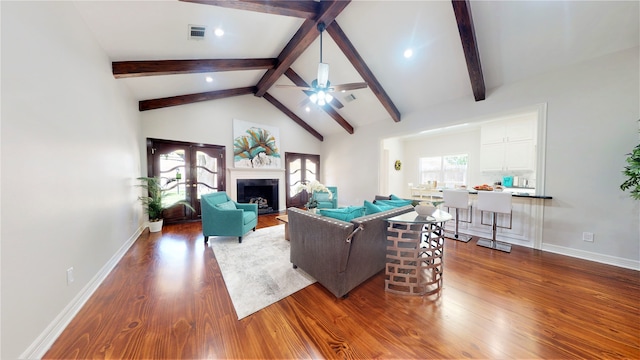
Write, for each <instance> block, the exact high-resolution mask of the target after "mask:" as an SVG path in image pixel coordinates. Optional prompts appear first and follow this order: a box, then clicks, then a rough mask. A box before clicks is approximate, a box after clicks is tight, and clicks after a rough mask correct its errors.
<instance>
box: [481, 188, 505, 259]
mask: <svg viewBox="0 0 640 360" xmlns="http://www.w3.org/2000/svg"><path fill="white" fill-rule="evenodd" d="M477 206H478V210H480V223H481V224H482V225H492V232H493V236H492V238H491V240H489V239H478V245H480V246H484V247H488V248H491V249H495V250H500V251H504V252H511V244H508V243H505V242H502V241H497V240H496V232H497V230H498V229H497V228H503V229H511V225H512V223H513V222H512V220H513V216H512V215H513V214H512V213H511V193H509V192H493V191H478V205H477ZM484 211H488V212H492V213H493V222H492V223H491V224H485V223H484V222H483V221H482V220H483V216H482V214H483V212H484ZM498 213H501V214H509V227H506V226H498V225H497V219H498Z"/></svg>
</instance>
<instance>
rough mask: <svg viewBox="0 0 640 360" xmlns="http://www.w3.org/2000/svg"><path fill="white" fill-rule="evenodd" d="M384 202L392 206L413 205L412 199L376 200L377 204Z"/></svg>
mask: <svg viewBox="0 0 640 360" xmlns="http://www.w3.org/2000/svg"><path fill="white" fill-rule="evenodd" d="M379 204H383V205H387V206H392V207H402V206H407V205H411V200H403V199H400V200H376V205H379Z"/></svg>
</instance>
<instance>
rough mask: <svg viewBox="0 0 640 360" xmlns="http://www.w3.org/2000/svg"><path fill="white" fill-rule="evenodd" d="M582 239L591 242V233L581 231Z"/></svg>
mask: <svg viewBox="0 0 640 360" xmlns="http://www.w3.org/2000/svg"><path fill="white" fill-rule="evenodd" d="M582 241H588V242H593V233H591V232H583V233H582Z"/></svg>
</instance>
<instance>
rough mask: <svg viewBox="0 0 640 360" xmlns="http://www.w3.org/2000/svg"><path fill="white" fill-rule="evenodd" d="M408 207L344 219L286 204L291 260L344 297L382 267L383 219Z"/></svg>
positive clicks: (384, 248) (334, 292) (295, 265)
mask: <svg viewBox="0 0 640 360" xmlns="http://www.w3.org/2000/svg"><path fill="white" fill-rule="evenodd" d="M410 211H413V206H411V205H407V206H403V207H398V208H394V209H391V210H387V211H383V212H379V213H376V214H372V215H366V216H362V217H358V218H355V219H353V220H351V221H350V222H346V221H342V220H337V219H333V218H330V217H325V216H320V215H316V214H312V213H310V212H308V211H305V210H300V209H297V208H289V209H288V210H287V214H288V216H289V236H290V239H291V263H292V264H293V266H294V267H299V268H300V269H302V270H304V271H305V272H306V273H307V274H309V275H311V276H312V277H314V278H315V279H316V280H317V281H318V282H319V283H320V284H321V285H322V286H324V287H325V288H326V289H327V290H329V291H330V292H331V293H332V294H333V295H335V296H336V297H338V298H340V297H346V296H347V295H348V293H349V291H351V290H352V289H353V288H355V287H356V286H358V285H360V284H361V283H363V282H364V281H365V280H367V279H369V278H370V277H372V276H373V275H375V274H377V273H378V272H380V271H381V270H383V269H384V268H385V263H386V238H387V235H386V233H387V223H386V221H385V219H386V218H389V217H392V216H396V215H400V214H404V213H406V212H410ZM380 291H383V288H382V287H381V288H380Z"/></svg>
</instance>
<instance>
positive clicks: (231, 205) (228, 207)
mask: <svg viewBox="0 0 640 360" xmlns="http://www.w3.org/2000/svg"><path fill="white" fill-rule="evenodd" d="M216 207H217V208H218V209H220V210H235V209H237V208H236V203H234V202H233V201H231V200H229V201H226V202H223V203H220V204H218V205H216Z"/></svg>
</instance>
